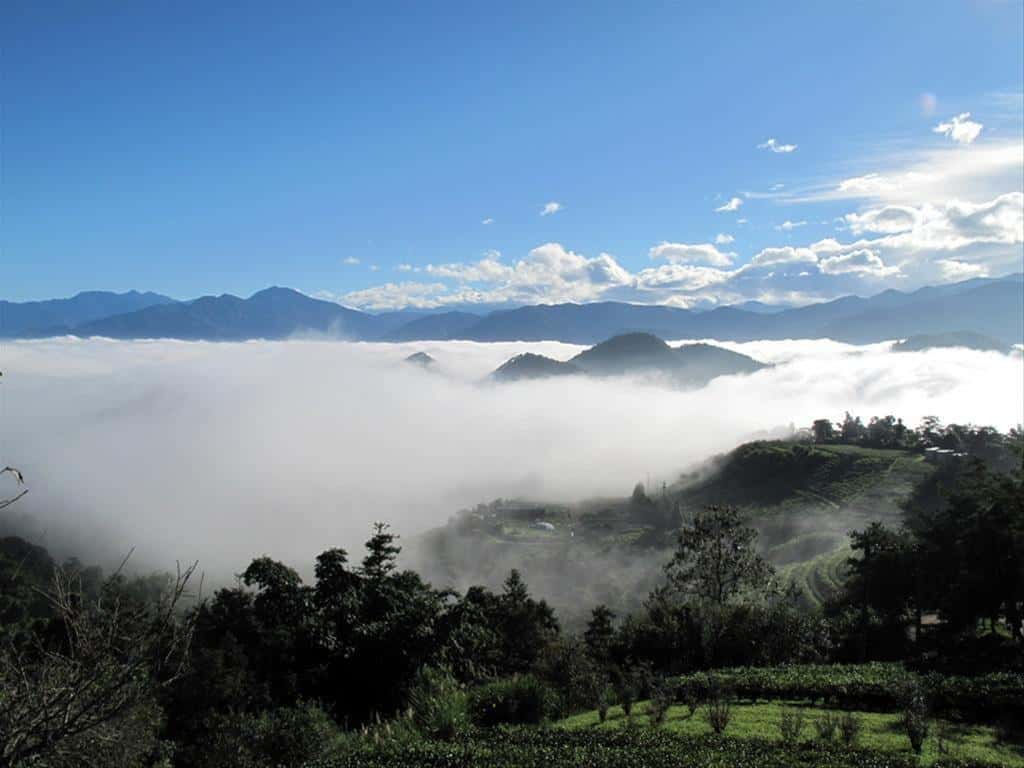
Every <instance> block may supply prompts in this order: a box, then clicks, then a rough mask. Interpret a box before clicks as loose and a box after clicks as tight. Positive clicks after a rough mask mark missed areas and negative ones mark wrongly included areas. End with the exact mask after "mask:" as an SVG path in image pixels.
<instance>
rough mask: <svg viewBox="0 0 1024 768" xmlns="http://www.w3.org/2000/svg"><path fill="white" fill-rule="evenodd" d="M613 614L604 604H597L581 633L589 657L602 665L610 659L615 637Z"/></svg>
mask: <svg viewBox="0 0 1024 768" xmlns="http://www.w3.org/2000/svg"><path fill="white" fill-rule="evenodd" d="M614 621H615V614H614V613H612V611H611V609H610V608H609V607H608V606H606V605H599V606H597V607H596V608H594V610H593V611H591V613H590V621H588V622H587V629H586V631H585V632H584V633H583V642H584V643H586V645H587V650H588V651H589V653H590V655H591V657H593V659H594V660H595V661H597V662H598V663H600V664H602V665H607V664H609V663H610V661H611V648H612V642H613V641H614V639H615V625H614V624H613V622H614Z"/></svg>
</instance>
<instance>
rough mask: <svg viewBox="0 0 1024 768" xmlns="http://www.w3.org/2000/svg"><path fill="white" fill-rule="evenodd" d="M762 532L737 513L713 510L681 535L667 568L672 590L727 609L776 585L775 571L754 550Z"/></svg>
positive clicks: (697, 518)
mask: <svg viewBox="0 0 1024 768" xmlns="http://www.w3.org/2000/svg"><path fill="white" fill-rule="evenodd" d="M756 539H757V531H755V530H754V529H753V528H751V527H750V526H748V525H747V524H746V521H745V520H744V519H743V517H742V516H741V515H740V513H739V510H737V509H736V508H735V507H728V506H724V507H720V506H710V507H707V508H705V509H704V510H703V511H702V512H699V513H698V514H697V515H696V516H695V517H694V519H693V522H692V523H691V524H690V525H688V526H684V527H683V528H682V529H681V530H680V532H679V540H678V543H677V545H676V551H675V554H674V555H673V556H672V560H671V561H670V562H669V564H668V565H667V566H666V567H665V571H666V574H667V576H668V580H669V584H670V585H671V586H672V587H673V588H674V589H676V590H678V591H679V592H681V593H683V594H688V595H691V596H693V597H695V598H696V599H697V600H698V601H700V602H703V603H708V604H711V605H714V606H718V607H722V606H725V605H726V604H727V603H729V602H730V601H732V600H733V599H735V598H736V597H737V596H739V595H741V594H743V593H747V592H754V591H757V590H762V589H765V588H766V587H768V586H769V585H770V584H771V580H772V576H773V575H774V569H773V568H772V567H771V565H769V564H768V562H767V561H765V559H764V558H762V557H761V556H760V555H759V554H757V551H756V550H755V548H754V542H755V540H756Z"/></svg>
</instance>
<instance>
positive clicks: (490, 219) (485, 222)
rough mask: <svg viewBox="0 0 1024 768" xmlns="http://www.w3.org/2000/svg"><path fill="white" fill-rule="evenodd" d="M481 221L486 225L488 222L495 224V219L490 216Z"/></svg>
mask: <svg viewBox="0 0 1024 768" xmlns="http://www.w3.org/2000/svg"><path fill="white" fill-rule="evenodd" d="M480 223H481V224H483V225H484V226H486V225H488V224H493V223H494V219H492V218H490V217H488V218H486V219H484V220H483V221H481V222H480Z"/></svg>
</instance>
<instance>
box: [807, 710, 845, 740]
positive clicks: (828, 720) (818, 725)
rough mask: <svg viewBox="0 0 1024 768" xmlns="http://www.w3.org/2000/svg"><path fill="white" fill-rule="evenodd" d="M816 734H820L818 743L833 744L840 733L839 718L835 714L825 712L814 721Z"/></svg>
mask: <svg viewBox="0 0 1024 768" xmlns="http://www.w3.org/2000/svg"><path fill="white" fill-rule="evenodd" d="M813 725H814V732H815V733H817V734H818V741H822V742H825V743H826V744H827V743H829V742H833V741H835V740H836V735H837V734H838V732H839V718H838V717H836V715H835V713H834V712H823V713H822V714H820V715H819V716H818V717H816V718H815V719H814V720H813Z"/></svg>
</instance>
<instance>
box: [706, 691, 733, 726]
mask: <svg viewBox="0 0 1024 768" xmlns="http://www.w3.org/2000/svg"><path fill="white" fill-rule="evenodd" d="M704 717H705V718H707V721H708V725H710V726H711V730H713V731H714V732H715V733H716V734H719V735H721V734H722V733H724V732H725V729H726V728H727V727H728V726H729V721H730V720H731V719H732V710H731V708H730V706H729V699H728V698H726V697H725V696H716V697H714V698H712V699H708V703H707V704H706V705H705V709H704Z"/></svg>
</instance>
